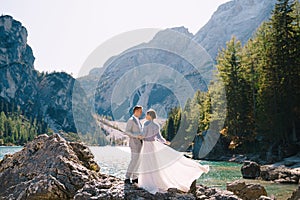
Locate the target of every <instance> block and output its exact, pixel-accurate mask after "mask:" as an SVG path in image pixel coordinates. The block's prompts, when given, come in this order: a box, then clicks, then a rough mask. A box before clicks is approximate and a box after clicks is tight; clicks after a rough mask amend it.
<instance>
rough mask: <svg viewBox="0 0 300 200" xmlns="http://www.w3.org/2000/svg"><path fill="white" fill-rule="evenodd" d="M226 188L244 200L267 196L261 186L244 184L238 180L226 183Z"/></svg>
mask: <svg viewBox="0 0 300 200" xmlns="http://www.w3.org/2000/svg"><path fill="white" fill-rule="evenodd" d="M226 188H227V190H229V191H232V192H233V193H234V194H235V195H237V196H238V197H240V198H242V199H244V200H255V199H258V198H259V197H260V196H267V192H266V190H265V188H264V187H263V186H261V185H259V184H246V183H245V182H244V181H239V180H237V181H234V182H232V183H227V185H226Z"/></svg>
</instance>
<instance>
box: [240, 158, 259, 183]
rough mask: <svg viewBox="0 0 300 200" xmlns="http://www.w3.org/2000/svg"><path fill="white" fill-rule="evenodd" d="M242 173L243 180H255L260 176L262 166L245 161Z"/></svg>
mask: <svg viewBox="0 0 300 200" xmlns="http://www.w3.org/2000/svg"><path fill="white" fill-rule="evenodd" d="M241 172H242V176H243V178H248V179H255V178H257V177H259V175H260V166H259V165H258V164H257V163H256V162H251V161H245V162H244V163H243V166H242V168H241Z"/></svg>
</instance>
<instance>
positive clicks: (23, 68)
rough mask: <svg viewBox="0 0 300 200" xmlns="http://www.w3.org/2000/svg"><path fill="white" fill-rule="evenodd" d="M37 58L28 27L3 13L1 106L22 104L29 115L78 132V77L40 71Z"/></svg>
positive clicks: (0, 28)
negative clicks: (74, 111) (75, 109)
mask: <svg viewBox="0 0 300 200" xmlns="http://www.w3.org/2000/svg"><path fill="white" fill-rule="evenodd" d="M34 59H35V58H34V55H33V52H32V49H31V47H30V46H29V45H28V44H27V30H26V28H25V27H23V26H22V24H21V23H20V22H18V21H16V20H14V19H13V18H12V17H11V16H7V15H5V16H0V101H1V105H2V109H5V107H9V109H13V108H16V107H19V108H20V109H21V111H22V112H23V113H24V114H25V115H26V116H27V117H28V118H37V119H38V120H43V121H44V122H46V123H47V124H48V126H49V127H50V128H51V129H53V130H54V131H59V130H63V131H66V132H76V127H75V124H74V120H73V116H72V89H73V84H74V81H75V79H74V78H73V77H72V76H70V75H68V74H66V73H50V74H48V73H46V74H45V73H40V72H38V71H36V70H35V69H34ZM3 105H7V106H3Z"/></svg>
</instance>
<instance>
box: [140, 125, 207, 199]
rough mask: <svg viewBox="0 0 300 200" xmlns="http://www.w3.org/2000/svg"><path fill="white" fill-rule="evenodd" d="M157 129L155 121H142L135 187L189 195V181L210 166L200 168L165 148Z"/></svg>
mask: <svg viewBox="0 0 300 200" xmlns="http://www.w3.org/2000/svg"><path fill="white" fill-rule="evenodd" d="M159 130H160V128H159V125H158V124H156V123H155V122H153V121H147V122H145V125H144V136H145V139H144V141H143V146H142V149H141V153H140V165H139V169H138V174H139V178H138V186H139V187H142V188H144V189H146V190H147V191H149V192H150V193H152V194H155V193H156V192H166V191H167V190H168V189H169V188H177V189H179V190H181V191H184V192H188V191H189V189H190V186H191V184H192V182H193V181H194V180H195V179H198V178H199V177H200V176H201V175H202V174H203V173H207V172H208V171H209V166H207V165H200V164H199V163H198V162H196V161H194V160H191V159H189V158H186V157H185V156H184V155H183V153H182V152H178V151H176V150H174V149H172V148H171V147H169V146H167V145H165V144H164V143H165V142H166V140H165V139H164V138H163V137H162V136H161V134H160V131H159Z"/></svg>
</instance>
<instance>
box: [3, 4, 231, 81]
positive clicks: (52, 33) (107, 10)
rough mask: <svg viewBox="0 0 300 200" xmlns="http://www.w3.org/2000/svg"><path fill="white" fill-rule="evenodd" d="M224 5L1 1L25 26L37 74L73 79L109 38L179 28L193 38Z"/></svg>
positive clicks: (5, 8)
mask: <svg viewBox="0 0 300 200" xmlns="http://www.w3.org/2000/svg"><path fill="white" fill-rule="evenodd" d="M228 1H229V0H209V1H203V0H187V1H183V0H151V1H150V0H147V1H146V0H126V1H125V0H85V1H84V0H43V1H39V0H26V1H25V0H0V14H3V15H11V16H12V17H13V18H14V19H16V20H18V21H20V22H21V23H22V25H23V26H25V27H26V29H27V32H28V41H27V42H28V44H29V45H30V46H31V48H32V49H33V54H34V56H35V58H36V59H35V63H34V67H35V69H37V70H39V71H48V72H52V71H64V72H67V73H69V74H72V75H73V76H74V77H77V76H78V75H79V72H80V69H81V68H82V66H83V64H84V63H85V61H86V60H87V58H88V57H89V55H90V54H91V53H92V52H93V51H94V50H95V49H96V48H97V47H99V45H102V44H103V43H105V42H107V41H109V40H110V39H111V38H114V37H116V36H118V35H120V34H123V33H126V32H130V31H135V30H140V29H149V30H154V29H165V28H172V27H179V26H184V27H186V28H188V30H189V31H190V32H191V33H193V34H195V33H197V31H198V30H199V29H200V28H201V27H202V26H204V25H205V24H206V23H207V21H208V20H209V19H210V17H211V16H212V14H213V12H215V11H216V10H217V8H218V6H219V5H221V4H223V3H225V2H228ZM123 46H126V45H123ZM114 53H116V52H114Z"/></svg>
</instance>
